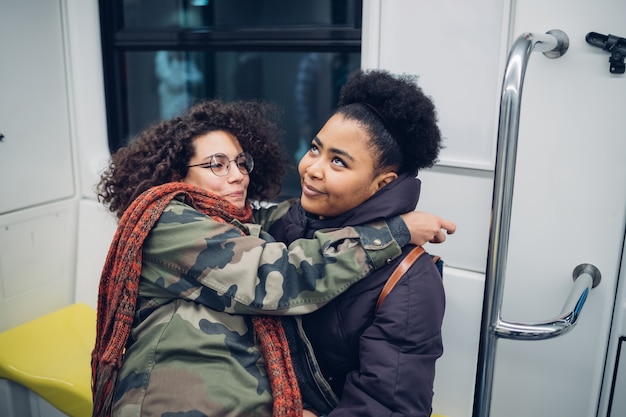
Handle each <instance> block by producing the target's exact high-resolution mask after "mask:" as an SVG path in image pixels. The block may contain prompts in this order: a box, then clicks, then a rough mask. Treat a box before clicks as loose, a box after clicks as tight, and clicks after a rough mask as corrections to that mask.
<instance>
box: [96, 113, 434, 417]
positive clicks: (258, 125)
mask: <svg viewBox="0 0 626 417" xmlns="http://www.w3.org/2000/svg"><path fill="white" fill-rule="evenodd" d="M275 116H276V113H275V112H274V111H273V110H272V108H271V107H270V106H269V105H265V104H261V103H257V102H234V103H225V102H222V101H218V100H212V101H205V102H201V103H199V104H197V105H196V106H194V107H193V108H192V109H190V110H189V112H188V113H187V114H185V115H182V116H180V117H175V118H173V119H171V120H168V121H164V122H161V123H158V124H155V125H154V126H151V127H148V128H147V129H146V130H145V131H143V132H142V133H141V134H139V136H138V137H137V138H136V140H133V141H131V142H130V143H129V144H128V145H127V146H125V147H122V148H120V149H119V150H118V151H117V152H115V153H114V154H113V155H112V157H111V161H110V164H109V166H108V168H107V170H105V171H104V173H103V174H102V177H101V180H100V183H99V185H98V195H99V198H100V200H101V201H102V202H103V203H105V204H106V205H107V206H108V208H109V210H110V211H111V212H113V213H115V214H116V215H117V217H118V218H119V223H118V228H117V231H116V234H115V236H114V238H113V241H112V243H111V246H110V249H109V253H108V256H107V259H106V262H105V265H104V267H103V270H102V275H101V279H100V285H99V293H98V309H97V325H96V326H97V331H96V344H95V347H94V350H93V353H92V385H93V386H92V388H93V399H94V409H93V415H94V416H97V417H107V416H110V415H113V416H131V415H132V416H139V417H142V416H143V417H145V416H174V415H176V416H182V415H185V416H249V417H254V416H259V417H269V416H272V415H274V416H298V417H299V416H301V415H302V401H301V396H300V391H299V389H298V383H297V380H296V378H295V375H294V370H293V367H292V366H291V360H290V354H289V351H288V349H287V342H286V340H287V339H286V334H285V331H284V329H283V327H282V325H281V321H280V320H279V319H278V318H276V317H275V316H274V317H272V316H264V315H258V314H256V315H254V314H253V315H234V314H233V313H244V314H250V313H251V312H253V313H254V312H260V313H268V314H274V315H289V314H304V313H309V312H311V311H314V310H316V309H317V308H319V307H320V306H322V305H323V304H324V303H325V302H327V301H328V300H330V299H332V298H333V297H335V296H336V295H338V294H339V293H340V292H341V291H343V290H345V288H347V286H349V285H351V284H353V283H354V282H358V281H359V280H360V279H361V278H364V277H365V276H366V275H368V274H370V273H371V272H372V271H373V270H375V269H376V268H378V267H381V266H384V265H385V264H386V262H387V261H388V260H389V259H394V258H395V257H397V256H399V255H400V254H401V252H402V246H403V245H404V244H406V243H408V242H409V241H411V242H413V243H424V242H425V241H427V240H430V239H437V238H438V236H437V235H438V234H440V233H441V231H440V229H439V223H438V222H437V219H435V221H433V222H431V224H430V225H431V226H432V225H433V224H434V226H432V227H431V228H430V230H429V229H428V228H425V227H423V223H424V216H421V217H420V216H419V215H418V214H417V213H409V214H407V215H403V217H399V216H395V217H394V218H391V219H388V220H387V221H374V222H370V224H369V225H368V227H347V228H343V229H341V230H334V231H325V232H320V233H317V234H316V235H315V236H314V237H312V238H311V239H301V240H298V241H297V242H294V243H293V244H292V245H290V246H286V245H285V244H283V243H277V242H275V241H274V240H273V239H272V238H271V237H270V236H269V235H268V234H267V233H265V232H263V231H262V230H261V228H260V227H259V225H258V224H256V223H254V221H255V220H257V221H260V219H261V218H262V219H263V225H264V226H266V227H267V226H269V225H270V224H271V222H272V221H273V220H275V219H276V218H277V217H279V216H280V215H281V214H284V213H285V212H286V211H287V209H288V204H289V203H288V202H287V203H283V204H281V205H278V206H275V207H273V208H271V209H268V210H263V211H259V212H258V213H256V214H257V215H258V216H257V217H256V218H254V217H253V210H252V208H251V204H250V202H249V201H250V200H251V199H255V200H269V199H272V198H273V197H274V196H275V195H276V194H277V193H278V192H279V190H280V179H281V177H282V174H283V172H284V169H285V160H284V158H283V156H282V155H283V153H282V151H281V146H280V143H279V141H278V138H279V133H280V132H279V130H278V129H277V125H276V123H275V121H274V118H275ZM407 211H412V210H407ZM432 217H436V216H432ZM403 219H404V220H403ZM420 219H421V220H420ZM426 219H427V220H429V219H430V218H429V217H426ZM420 222H421V226H420ZM417 226H420V227H417ZM407 227H408V228H407ZM433 230H434V232H433ZM394 238H395V239H394Z"/></svg>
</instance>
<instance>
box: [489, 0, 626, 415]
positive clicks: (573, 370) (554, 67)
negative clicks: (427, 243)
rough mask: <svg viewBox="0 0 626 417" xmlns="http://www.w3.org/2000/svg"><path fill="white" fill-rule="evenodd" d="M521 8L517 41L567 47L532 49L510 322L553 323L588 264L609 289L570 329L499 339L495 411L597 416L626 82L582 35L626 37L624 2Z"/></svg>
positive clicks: (614, 269)
mask: <svg viewBox="0 0 626 417" xmlns="http://www.w3.org/2000/svg"><path fill="white" fill-rule="evenodd" d="M516 12H517V14H516V17H515V26H514V28H515V29H514V33H515V34H516V35H519V34H520V33H521V32H528V31H531V32H541V33H543V32H546V31H547V30H550V29H561V30H563V31H564V32H566V33H567V35H568V36H569V38H570V48H569V51H568V52H567V53H566V54H565V55H564V56H563V57H562V58H559V59H557V60H550V59H547V58H546V57H544V56H543V55H542V54H541V53H533V55H532V56H531V59H530V62H529V66H528V70H527V73H526V80H525V83H524V90H523V91H524V97H523V100H522V118H521V126H520V137H519V148H518V160H517V172H516V177H515V178H516V179H515V194H514V201H513V214H512V224H511V239H510V247H509V260H508V268H507V277H506V285H505V294H504V305H503V317H504V318H505V319H508V320H512V321H535V320H546V319H549V318H551V317H554V316H556V315H557V314H558V313H559V311H560V309H561V306H562V304H563V302H564V300H565V297H566V296H567V294H568V292H569V290H570V288H571V286H572V270H573V269H574V267H575V266H576V265H578V264H580V263H583V262H588V263H592V264H594V265H596V266H597V267H598V268H599V269H600V271H601V273H602V283H601V284H600V286H598V287H597V288H596V289H594V290H593V291H592V292H591V294H590V296H589V298H588V300H587V303H586V305H585V308H584V310H583V312H582V315H581V319H580V322H579V324H578V325H577V326H576V328H575V329H574V330H573V331H572V332H571V333H569V334H566V335H564V336H561V337H559V338H556V339H553V340H547V341H541V342H528V343H525V342H511V341H501V342H499V345H498V351H497V356H496V357H497V361H496V379H495V382H494V392H493V398H494V401H493V406H492V415H494V416H499V415H507V416H510V417H517V416H520V417H521V416H528V415H563V416H581V417H583V416H586V417H591V416H595V415H596V408H597V404H598V397H599V393H600V389H601V381H602V370H603V363H604V358H605V354H606V349H607V341H608V336H609V330H610V324H611V316H612V310H613V302H614V297H615V290H616V285H617V277H618V275H619V271H618V266H619V261H620V258H621V254H622V243H623V239H624V220H625V218H626V193H624V190H626V164H624V157H625V156H626V141H625V140H624V129H623V127H622V126H620V123H616V121H617V120H620V119H622V118H623V113H624V110H623V107H624V103H625V99H624V97H626V79H625V78H624V76H615V75H610V74H609V72H608V62H607V61H608V54H607V55H605V56H602V54H599V53H598V51H597V50H596V48H593V47H591V46H590V45H588V44H587V43H586V42H585V35H586V34H587V33H588V32H589V31H599V32H603V31H606V32H616V31H619V30H620V29H621V30H623V29H624V24H623V22H624V21H623V17H624V16H626V3H625V2H623V1H608V0H604V1H598V2H592V3H590V2H571V1H567V0H561V1H551V2H545V1H541V0H526V1H524V2H517V6H516ZM618 33H619V32H618ZM520 398H532V401H520ZM512 404H515V407H511V405H512Z"/></svg>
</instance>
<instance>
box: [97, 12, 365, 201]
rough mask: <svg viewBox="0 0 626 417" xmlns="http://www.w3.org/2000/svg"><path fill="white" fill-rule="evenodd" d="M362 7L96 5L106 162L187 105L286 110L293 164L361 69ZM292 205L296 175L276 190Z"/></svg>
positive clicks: (287, 140)
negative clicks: (237, 103) (200, 102)
mask: <svg viewBox="0 0 626 417" xmlns="http://www.w3.org/2000/svg"><path fill="white" fill-rule="evenodd" d="M361 13H362V0H306V1H304V0H300V1H297V2H295V1H292V0H264V1H258V0H100V19H101V28H102V50H103V64H104V78H105V92H106V104H107V124H108V135H109V147H110V149H111V152H114V151H115V150H117V149H118V148H119V147H120V146H123V145H124V144H126V143H127V142H128V140H131V138H132V137H133V135H135V134H136V133H137V132H139V131H140V130H141V129H143V128H144V127H146V126H147V125H148V124H150V123H153V122H155V121H158V120H162V119H166V118H170V117H173V116H175V115H176V114H179V113H180V112H183V111H184V110H186V109H187V108H188V107H189V106H190V105H191V104H192V103H193V101H194V100H197V99H201V98H212V97H216V98H221V99H224V100H234V99H248V98H258V99H262V100H266V101H270V102H273V103H276V104H278V105H279V106H280V107H281V108H282V109H284V112H285V115H284V119H283V123H284V125H283V128H284V130H285V131H286V138H285V139H286V145H287V147H288V152H289V153H290V155H292V156H293V159H294V167H295V163H296V161H297V160H298V159H299V157H300V156H301V155H302V153H303V152H304V150H305V149H306V148H307V145H308V143H309V140H310V139H311V136H312V135H313V134H314V133H315V132H317V130H319V128H321V126H322V123H323V122H324V121H325V120H326V118H327V117H328V115H329V114H330V112H331V111H332V109H333V108H334V106H335V105H336V102H337V96H338V92H339V89H340V87H341V85H343V83H344V82H345V80H346V78H347V77H348V75H349V74H350V73H351V72H353V71H355V70H357V69H358V68H359V67H360V60H361V53H360V51H361ZM283 191H284V193H285V195H286V196H292V195H299V181H298V179H297V176H296V175H295V174H294V175H293V176H292V178H287V179H286V182H285V184H284V187H283Z"/></svg>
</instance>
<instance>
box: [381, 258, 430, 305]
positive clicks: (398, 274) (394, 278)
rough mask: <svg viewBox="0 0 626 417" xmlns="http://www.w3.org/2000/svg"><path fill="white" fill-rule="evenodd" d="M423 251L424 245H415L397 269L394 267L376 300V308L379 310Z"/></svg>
mask: <svg viewBox="0 0 626 417" xmlns="http://www.w3.org/2000/svg"><path fill="white" fill-rule="evenodd" d="M423 253H424V248H423V247H421V246H416V247H414V248H413V249H412V250H411V252H409V254H408V255H407V256H405V257H404V259H403V260H402V262H400V265H398V266H397V267H396V269H394V271H393V273H392V274H391V276H390V277H389V279H387V283H386V284H385V286H384V287H383V289H382V291H381V292H380V295H379V296H378V301H377V302H376V310H378V307H379V306H380V303H382V302H383V300H384V299H385V298H386V297H387V295H388V294H389V293H390V292H391V290H392V289H393V287H395V286H396V284H397V283H398V281H399V280H400V278H402V275H404V273H405V272H406V271H407V270H408V269H409V268H410V267H411V265H413V263H414V262H415V261H417V259H418V258H419V257H420V256H422V254H423Z"/></svg>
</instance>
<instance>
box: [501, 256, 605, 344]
mask: <svg viewBox="0 0 626 417" xmlns="http://www.w3.org/2000/svg"><path fill="white" fill-rule="evenodd" d="M573 278H574V286H573V287H572V289H571V291H570V293H569V295H568V297H567V299H566V300H565V305H564V306H563V308H562V309H561V313H560V314H559V315H558V316H557V317H555V318H553V319H550V320H547V321H543V322H539V323H515V322H508V321H504V320H500V321H499V322H498V324H497V325H496V327H495V333H496V334H497V335H498V336H499V337H501V338H503V339H514V340H543V339H550V338H552V337H556V336H560V335H562V334H565V333H567V332H569V331H570V330H571V329H573V328H574V326H575V325H576V322H577V320H578V317H579V316H580V312H581V311H582V308H583V306H584V305H585V301H586V300H587V295H588V294H589V291H591V289H592V288H595V287H596V286H597V285H598V284H600V280H601V274H600V271H599V270H598V268H596V267H595V266H593V265H590V264H580V265H578V266H577V267H576V268H574V272H573Z"/></svg>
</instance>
